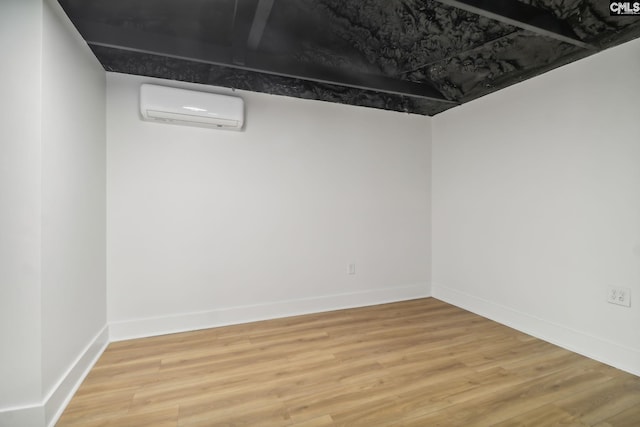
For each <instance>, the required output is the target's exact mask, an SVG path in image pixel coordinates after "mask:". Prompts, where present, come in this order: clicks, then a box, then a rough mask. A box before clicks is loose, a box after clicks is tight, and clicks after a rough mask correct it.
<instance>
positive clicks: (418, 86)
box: [59, 0, 640, 115]
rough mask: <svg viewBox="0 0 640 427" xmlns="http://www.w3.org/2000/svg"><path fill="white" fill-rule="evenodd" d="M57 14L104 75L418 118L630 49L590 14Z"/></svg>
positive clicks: (571, 5) (457, 10)
mask: <svg viewBox="0 0 640 427" xmlns="http://www.w3.org/2000/svg"><path fill="white" fill-rule="evenodd" d="M59 2H60V4H61V5H62V7H63V8H64V10H65V11H66V13H67V14H68V15H69V17H70V18H71V20H72V21H73V23H74V25H75V26H76V27H77V28H78V30H79V31H80V33H81V34H82V36H83V37H84V38H85V40H86V41H87V42H88V43H89V46H90V47H91V49H92V50H93V52H94V53H95V55H96V56H97V58H98V59H99V60H100V62H101V63H102V65H103V66H104V68H105V69H106V70H107V71H115V72H120V73H128V74H137V75H143V76H153V77H161V78H165V79H172V80H180V81H187V82H196V83H203V84H209V85H214V86H225V87H232V88H237V89H243V90H249V91H255V92H266V93H271V94H277V95H286V96H293V97H298V98H307V99H317V100H323V101H330V102H339V103H344V104H353V105H362V106H368V107H375V108H382V109H387V110H395V111H406V112H411V113H417V114H424V115H434V114H437V113H439V112H442V111H444V110H447V109H449V108H452V107H454V106H456V105H459V104H462V103H465V102H467V101H470V100H472V99H475V98H478V97H480V96H483V95H486V94H488V93H491V92H494V91H496V90H499V89H501V88H504V87H506V86H509V85H512V84H514V83H517V82H519V81H522V80H525V79H528V78H530V77H533V76H535V75H538V74H541V73H543V72H545V71H548V70H551V69H553V68H556V67H558V66H561V65H564V64H567V63H569V62H572V61H575V60H576V59H580V58H583V57H586V56H589V55H591V54H594V53H596V52H598V51H599V50H602V49H606V48H608V47H611V46H614V45H617V44H620V43H622V42H625V41H628V40H631V39H634V38H637V37H640V18H638V17H635V16H630V17H614V16H610V13H609V1H598V0H587V1H582V0H437V1H436V0H433V1H432V0H59ZM603 78H604V76H603Z"/></svg>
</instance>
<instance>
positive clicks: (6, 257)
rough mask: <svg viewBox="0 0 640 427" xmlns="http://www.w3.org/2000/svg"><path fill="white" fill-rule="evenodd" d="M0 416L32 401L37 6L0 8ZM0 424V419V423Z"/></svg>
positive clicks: (36, 374)
mask: <svg viewBox="0 0 640 427" xmlns="http://www.w3.org/2000/svg"><path fill="white" fill-rule="evenodd" d="M1 9H2V10H1V13H0V55H2V57H3V58H7V57H9V58H11V60H10V61H3V63H2V66H1V67H0V93H1V94H2V96H1V97H0V103H1V105H2V114H0V379H1V380H0V412H1V411H3V410H5V409H7V408H12V407H17V406H25V405H30V404H33V403H35V402H37V401H39V399H40V394H41V385H40V356H41V330H40V236H41V234H40V233H41V230H40V210H41V206H40V205H41V202H40V200H41V198H40V195H41V187H40V123H41V117H40V109H39V99H40V61H41V59H40V40H41V36H42V29H41V22H42V4H41V1H40V0H7V1H3V3H2V7H1ZM0 420H1V418H0Z"/></svg>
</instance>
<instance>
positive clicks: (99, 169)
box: [41, 1, 107, 407]
mask: <svg viewBox="0 0 640 427" xmlns="http://www.w3.org/2000/svg"><path fill="white" fill-rule="evenodd" d="M42 40H43V44H42V101H41V102H42V352H43V357H42V384H43V393H44V395H45V396H47V395H49V394H50V393H52V392H53V391H54V390H55V389H56V386H57V385H58V383H59V382H60V381H62V380H63V379H65V378H66V375H67V372H68V371H69V370H70V369H72V368H73V367H74V366H75V363H76V361H77V359H78V358H79V357H81V355H82V354H83V353H84V351H85V349H86V348H87V346H90V345H91V344H92V343H93V340H94V339H95V338H96V335H98V334H99V333H100V331H101V330H102V329H103V328H104V327H105V326H106V323H107V319H106V295H107V293H106V271H105V270H106V267H105V265H106V254H105V251H106V235H105V233H106V231H105V216H106V206H105V204H106V130H105V122H106V113H105V106H106V92H105V91H106V76H105V72H104V69H103V68H102V66H101V65H100V63H99V62H98V60H97V59H96V58H95V56H94V55H93V53H92V52H91V51H90V49H89V47H88V46H87V45H86V43H85V42H84V41H83V40H82V38H81V37H80V35H79V34H78V33H77V32H76V31H75V29H73V26H72V24H71V23H70V22H69V20H68V18H67V16H66V15H64V13H63V12H62V10H61V8H60V6H59V5H58V4H57V2H49V1H45V2H44V15H43V38H42ZM61 394H62V395H65V393H61ZM51 406H52V407H56V406H57V405H51Z"/></svg>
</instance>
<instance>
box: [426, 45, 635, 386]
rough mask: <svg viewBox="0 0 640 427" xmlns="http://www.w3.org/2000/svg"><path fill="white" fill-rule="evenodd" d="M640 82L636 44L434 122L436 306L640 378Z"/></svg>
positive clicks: (596, 56) (565, 68)
mask: <svg viewBox="0 0 640 427" xmlns="http://www.w3.org/2000/svg"><path fill="white" fill-rule="evenodd" d="M639 75H640V41H634V42H631V43H628V44H625V45H622V46H620V47H617V48H614V49H611V50H608V51H605V52H603V53H600V54H597V55H594V56H592V57H590V58H587V59H584V60H581V61H579V62H577V63H573V64H571V65H568V66H566V67H563V68H561V69H558V70H555V71H552V72H550V73H547V74H544V75H542V76H539V77H536V78H534V79H531V80H528V81H526V82H524V83H521V84H518V85H516V86H512V87H510V88H508V89H505V90H503V91H501V92H499V93H496V94H493V95H489V96H486V97H483V98H481V99H478V100H476V101H473V102H471V103H469V104H466V105H464V106H461V107H458V108H455V109H452V110H449V111H447V112H445V113H442V114H440V115H438V116H436V117H435V118H434V120H433V141H434V145H433V212H432V213H433V223H432V227H433V294H434V296H436V297H438V298H441V299H444V300H447V301H449V302H452V303H454V304H457V305H459V306H462V307H464V308H467V309H470V310H472V311H476V312H478V313H480V314H483V315H485V316H487V317H490V318H494V319H497V320H499V321H502V322H504V323H507V324H510V325H512V326H515V327H517V328H519V329H521V330H524V331H525V332H529V333H531V334H533V335H537V336H540V337H543V338H546V339H548V340H550V341H552V342H556V343H558V344H560V345H563V346H565V347H568V348H571V349H573V350H575V351H578V352H580V353H583V354H586V355H588V356H591V357H593V358H596V359H599V360H602V361H605V362H607V363H610V364H613V365H615V366H618V367H621V368H623V369H626V370H628V371H631V372H634V373H636V374H640V335H639V334H638V325H640V120H638V118H639V117H640V103H639V101H638V100H639V99H640V88H639V87H638V76H639ZM610 284H613V285H618V286H624V287H627V288H631V290H632V306H631V308H625V307H619V306H615V305H611V304H608V303H607V302H606V301H605V292H606V286H607V285H610Z"/></svg>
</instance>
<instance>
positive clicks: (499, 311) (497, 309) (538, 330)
mask: <svg viewBox="0 0 640 427" xmlns="http://www.w3.org/2000/svg"><path fill="white" fill-rule="evenodd" d="M431 293H432V295H433V297H434V298H437V299H439V300H442V301H444V302H447V303H449V304H453V305H455V306H457V307H460V308H463V309H465V310H468V311H471V312H472V313H476V314H479V315H480V316H483V317H486V318H488V319H491V320H494V321H496V322H498V323H501V324H503V325H506V326H509V327H511V328H514V329H517V330H519V331H521V332H524V333H526V334H529V335H532V336H534V337H536V338H540V339H542V340H544V341H547V342H550V343H552V344H555V345H557V346H559V347H562V348H565V349H567V350H570V351H573V352H574V353H578V354H581V355H583V356H586V357H589V358H591V359H594V360H597V361H599V362H602V363H605V364H607V365H610V366H613V367H615V368H618V369H621V370H623V371H626V372H629V373H631V374H634V375H638V376H640V351H638V350H635V349H633V348H629V347H625V346H623V345H620V344H617V343H613V342H610V341H607V340H605V339H602V338H599V337H596V336H593V335H589V334H587V333H584V332H581V331H577V330H574V329H572V328H568V327H566V326H563V325H560V324H557V323H554V322H550V321H548V320H544V319H541V318H539V317H536V316H532V315H530V314H527V313H523V312H520V311H517V310H514V309H512V308H509V307H506V306H503V305H500V304H496V303H494V302H491V301H488V300H485V299H483V298H479V297H477V296H475V295H470V294H468V293H465V292H460V291H458V290H455V289H452V288H449V287H447V286H445V285H442V284H439V283H432V285H431Z"/></svg>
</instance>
